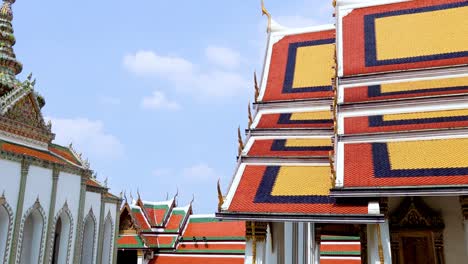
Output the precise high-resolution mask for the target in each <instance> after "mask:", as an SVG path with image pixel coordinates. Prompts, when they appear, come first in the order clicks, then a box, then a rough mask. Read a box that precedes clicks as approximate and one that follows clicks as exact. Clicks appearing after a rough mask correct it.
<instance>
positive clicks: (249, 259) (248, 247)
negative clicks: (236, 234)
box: [244, 239, 253, 264]
mask: <svg viewBox="0 0 468 264" xmlns="http://www.w3.org/2000/svg"><path fill="white" fill-rule="evenodd" d="M252 243H253V242H252V240H251V239H249V240H247V241H246V242H245V259H244V263H245V264H252V263H253V250H252V248H253V247H252Z"/></svg>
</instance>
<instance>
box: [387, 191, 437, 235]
mask: <svg viewBox="0 0 468 264" xmlns="http://www.w3.org/2000/svg"><path fill="white" fill-rule="evenodd" d="M390 225H391V229H413V230H414V229H426V230H441V229H443V228H444V222H443V219H442V216H441V214H440V213H438V212H436V211H434V210H433V209H431V208H430V207H429V206H427V205H426V203H424V201H423V200H422V199H421V198H419V197H409V198H405V199H404V200H403V202H402V203H401V205H400V206H399V207H398V208H397V209H396V210H395V211H394V212H393V213H392V215H391V217H390Z"/></svg>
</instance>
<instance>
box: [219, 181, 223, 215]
mask: <svg viewBox="0 0 468 264" xmlns="http://www.w3.org/2000/svg"><path fill="white" fill-rule="evenodd" d="M217 187H218V212H221V206H223V203H224V196H223V192H222V191H221V179H218V186H217Z"/></svg>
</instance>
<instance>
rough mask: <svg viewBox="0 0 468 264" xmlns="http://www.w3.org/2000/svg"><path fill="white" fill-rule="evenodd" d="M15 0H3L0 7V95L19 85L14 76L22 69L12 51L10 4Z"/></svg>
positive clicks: (13, 39) (13, 40)
mask: <svg viewBox="0 0 468 264" xmlns="http://www.w3.org/2000/svg"><path fill="white" fill-rule="evenodd" d="M15 1H16V0H3V5H2V7H1V8H0V96H1V95H3V94H5V93H6V92H8V91H11V90H13V89H14V88H15V87H16V86H18V85H20V82H19V81H18V80H16V77H15V76H16V75H17V74H19V73H20V72H21V70H22V69H23V65H22V64H21V63H20V62H19V61H17V60H16V55H15V53H14V51H13V46H14V45H15V42H16V40H15V36H14V35H13V26H12V24H11V21H12V20H13V11H12V9H11V5H12V4H13V3H14V2H15Z"/></svg>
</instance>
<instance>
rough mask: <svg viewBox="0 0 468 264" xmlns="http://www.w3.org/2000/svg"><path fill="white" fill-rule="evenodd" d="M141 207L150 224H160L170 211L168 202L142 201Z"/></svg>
mask: <svg viewBox="0 0 468 264" xmlns="http://www.w3.org/2000/svg"><path fill="white" fill-rule="evenodd" d="M143 209H144V210H145V213H146V215H147V216H148V218H149V219H148V220H149V222H150V223H151V225H152V226H162V225H163V223H164V220H165V219H166V218H167V217H168V214H169V213H170V206H169V205H168V204H158V205H155V204H149V203H143Z"/></svg>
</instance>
